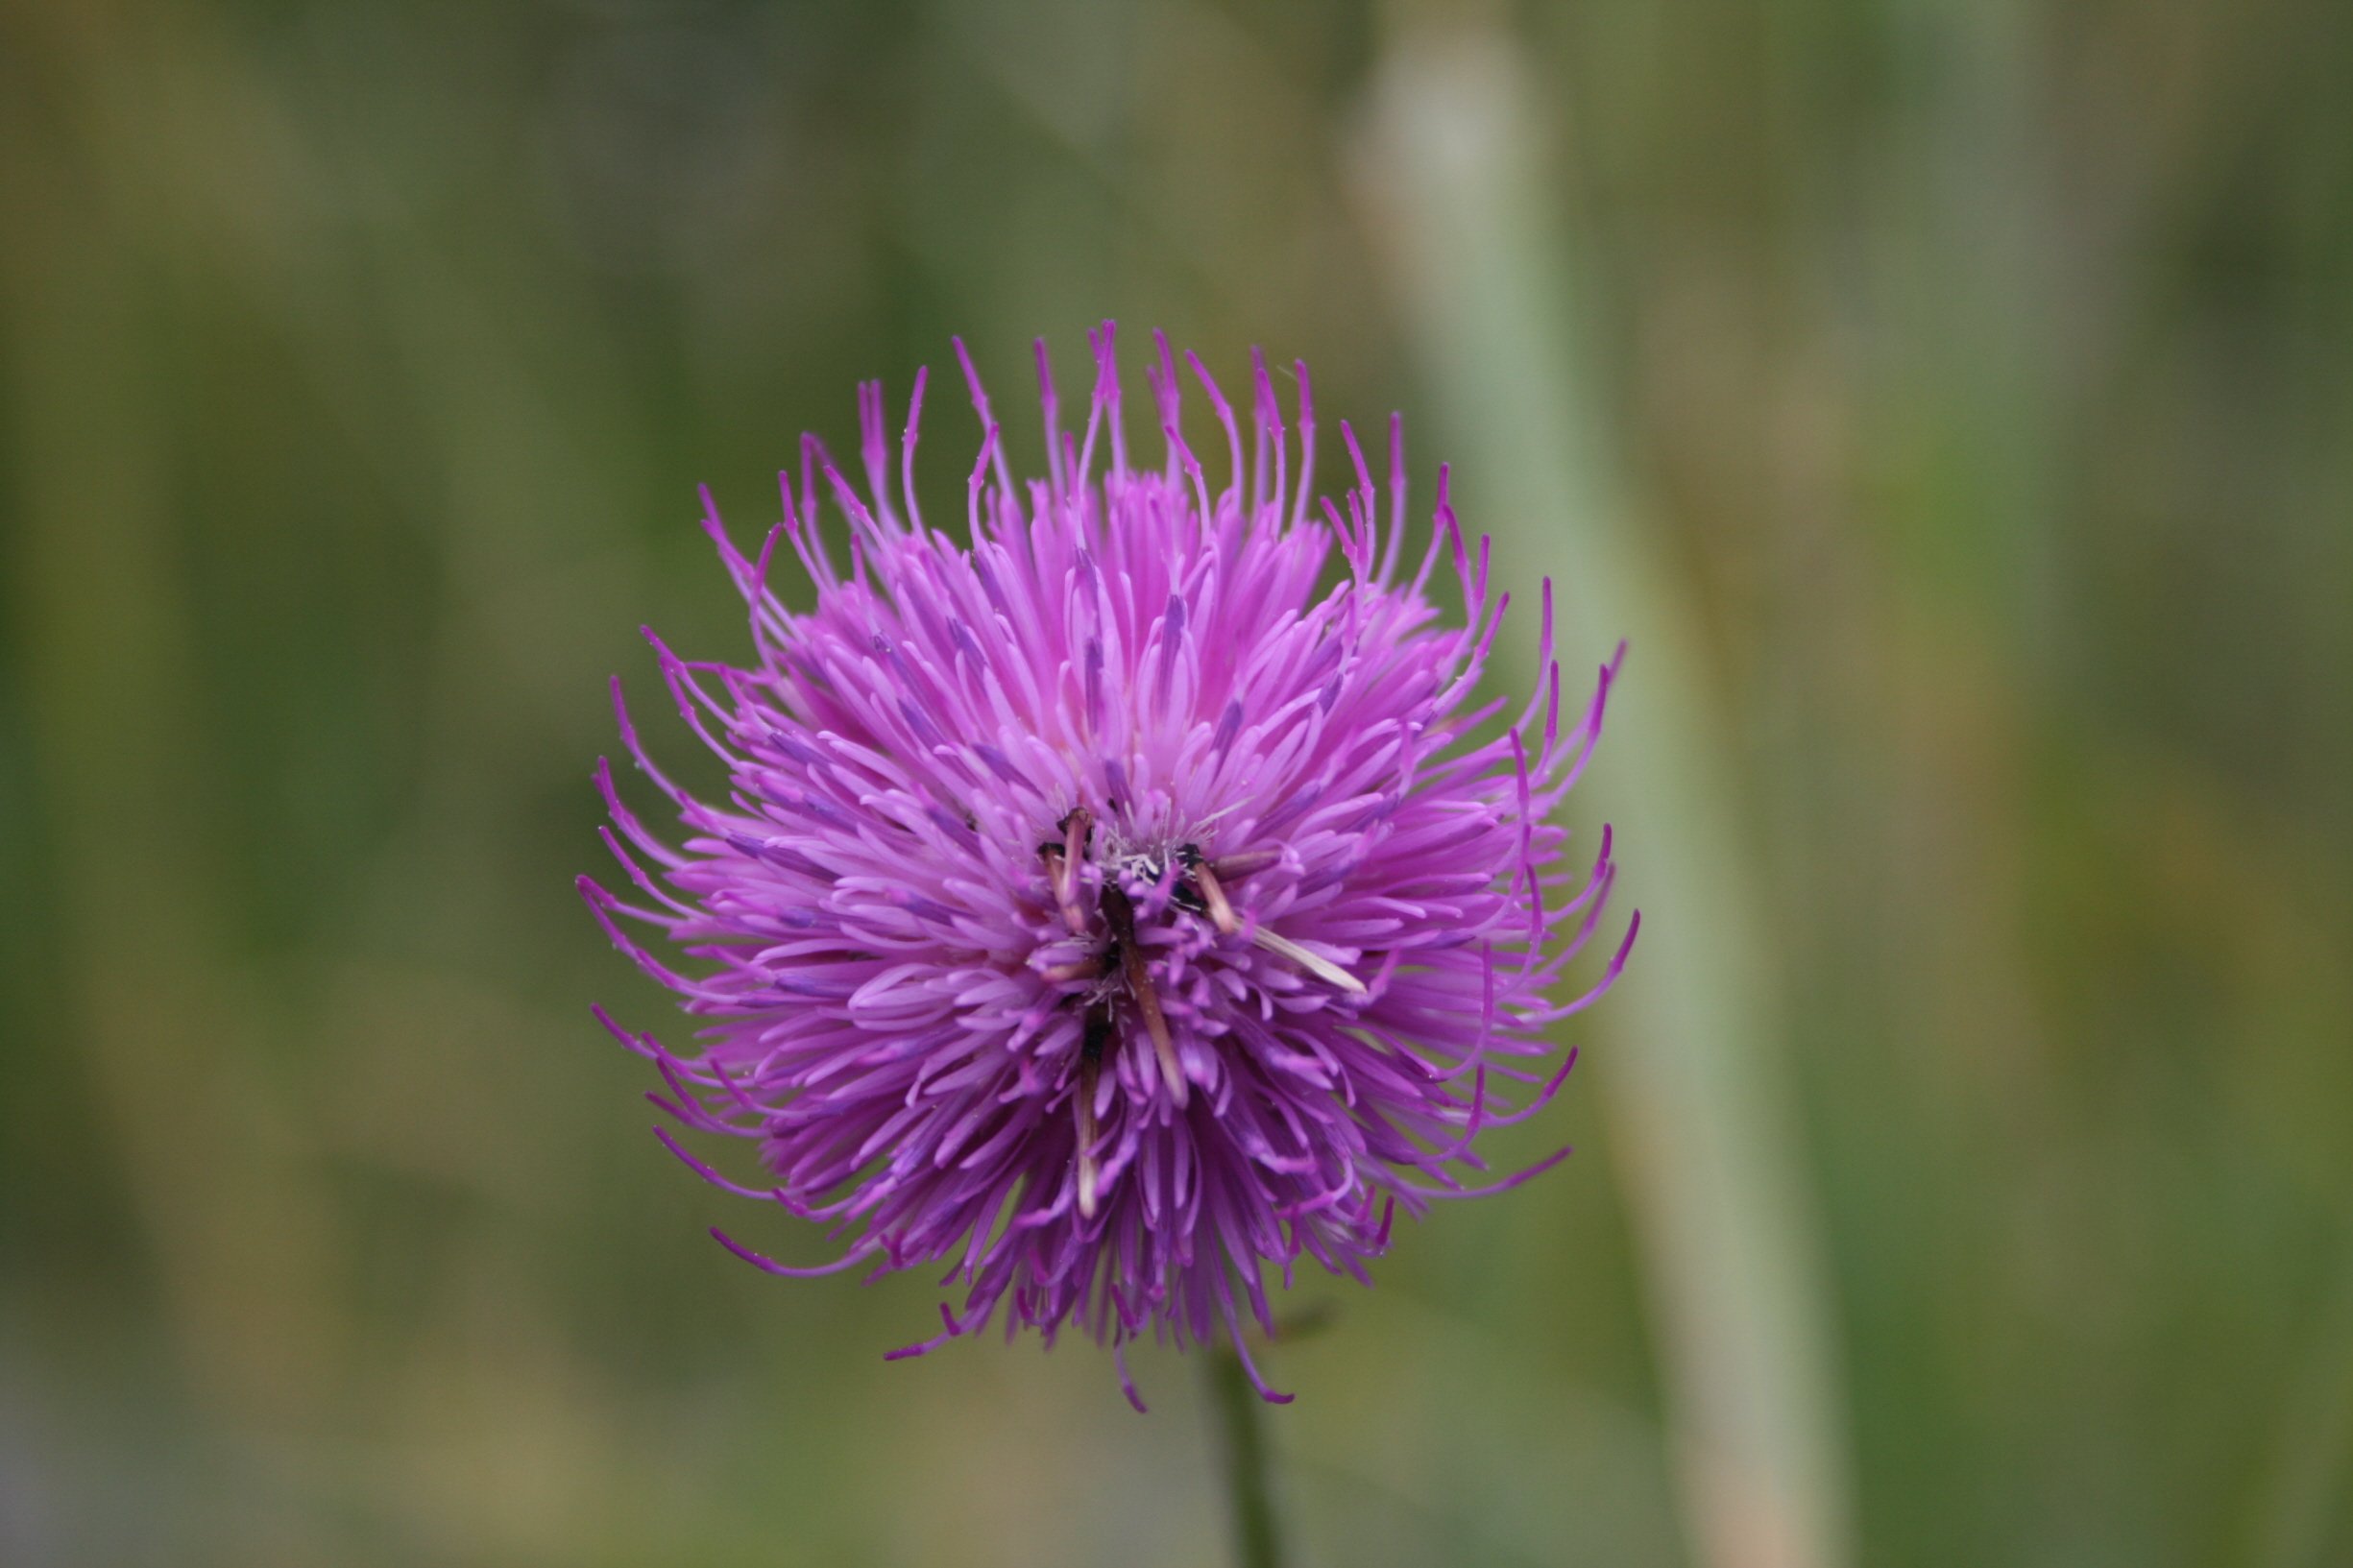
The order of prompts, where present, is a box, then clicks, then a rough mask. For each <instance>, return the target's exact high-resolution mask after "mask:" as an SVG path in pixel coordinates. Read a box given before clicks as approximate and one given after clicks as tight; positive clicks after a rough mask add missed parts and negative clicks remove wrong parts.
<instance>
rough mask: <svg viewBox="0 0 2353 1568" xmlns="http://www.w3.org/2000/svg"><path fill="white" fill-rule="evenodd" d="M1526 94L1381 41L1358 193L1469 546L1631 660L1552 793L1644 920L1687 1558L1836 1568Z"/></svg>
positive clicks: (1641, 549)
mask: <svg viewBox="0 0 2353 1568" xmlns="http://www.w3.org/2000/svg"><path fill="white" fill-rule="evenodd" d="M1528 98H1529V94H1528V89H1527V85H1526V83H1525V80H1524V76H1523V73H1522V71H1521V69H1520V67H1519V66H1518V64H1517V62H1516V59H1515V57H1514V56H1513V55H1512V54H1511V53H1510V52H1509V51H1508V50H1507V49H1506V48H1505V47H1504V46H1503V45H1502V43H1501V42H1500V41H1499V40H1497V39H1493V38H1490V37H1485V36H1478V35H1463V36H1454V37H1450V38H1446V39H1443V40H1439V39H1423V38H1420V37H1417V36H1412V35H1410V34H1409V35H1405V36H1400V37H1399V38H1398V39H1397V40H1396V42H1395V47H1394V49H1393V51H1392V58H1391V60H1390V61H1389V65H1388V69H1387V72H1386V75H1385V79H1384V84H1383V85H1382V86H1381V87H1380V88H1379V91H1378V96H1377V99H1376V102H1375V105H1374V110H1373V117H1372V121H1371V126H1370V128H1369V135H1368V138H1367V140H1366V142H1365V145H1364V148H1363V152H1364V159H1363V165H1362V170H1361V172H1362V174H1363V176H1364V180H1363V183H1364V185H1365V187H1366V189H1367V192H1368V195H1369V197H1370V198H1371V205H1372V206H1373V208H1374V211H1375V221H1376V224H1377V225H1378V227H1379V228H1380V229H1381V230H1382V232H1383V236H1384V239H1385V241H1386V242H1387V244H1388V249H1389V253H1390V258H1391V260H1392V262H1393V264H1394V269H1395V277H1396V280H1397V283H1398V285H1399V291H1400V295H1401V299H1402V303H1403V307H1404V310H1405V312H1406V315H1407V317H1408V326H1409V331H1410V334H1411V336H1412V338H1413V340H1414V342H1415V343H1416V344H1417V346H1418V348H1419V352H1420V354H1421V357H1422V360H1423V363H1424V366H1425V368H1426V370H1427V373H1428V374H1430V376H1431V377H1432V379H1433V381H1434V383H1435V385H1436V389H1437V391H1438V393H1439V399H1440V409H1441V418H1442V420H1443V422H1444V425H1445V432H1444V434H1445V439H1446V442H1447V445H1448V446H1449V447H1450V448H1451V449H1452V450H1454V451H1457V452H1459V453H1460V454H1461V455H1462V459H1463V470H1464V472H1465V474H1466V475H1468V476H1470V478H1469V482H1468V483H1466V484H1465V485H1463V486H1462V487H1460V488H1458V491H1457V495H1465V494H1466V493H1470V494H1471V495H1472V496H1473V506H1472V509H1471V511H1470V514H1469V515H1470V516H1471V517H1472V519H1473V527H1474V531H1476V530H1479V529H1484V530H1487V531H1489V532H1492V534H1494V535H1495V536H1496V540H1497V543H1498V551H1497V553H1498V555H1500V556H1508V557H1509V558H1510V559H1511V560H1513V561H1515V562H1518V563H1521V564H1522V565H1523V566H1524V567H1525V568H1526V569H1527V572H1528V575H1529V576H1530V577H1531V578H1533V577H1534V575H1535V574H1536V572H1537V571H1538V570H1543V571H1545V572H1548V573H1549V574H1550V575H1551V577H1552V579H1553V584H1554V589H1555V591H1556V592H1557V593H1558V594H1559V595H1560V600H1561V608H1562V611H1563V621H1562V624H1563V626H1564V627H1565V634H1564V640H1565V646H1566V647H1567V648H1568V649H1569V650H1571V652H1572V653H1573V652H1574V651H1576V650H1578V649H1580V648H1583V649H1584V650H1585V651H1587V652H1589V653H1592V654H1593V655H1595V656H1596V657H1598V656H1600V655H1602V654H1605V653H1606V652H1607V651H1608V648H1609V646H1610V644H1611V643H1612V642H1613V640H1614V639H1616V638H1617V637H1619V636H1623V637H1625V638H1626V639H1628V641H1629V642H1630V643H1631V645H1632V653H1631V657H1630V660H1629V663H1628V665H1627V673H1626V676H1625V679H1624V683H1623V686H1622V688H1621V696H1620V697H1619V699H1618V700H1617V701H1616V702H1615V703H1613V707H1612V709H1611V712H1610V721H1609V722H1610V732H1611V734H1610V739H1611V744H1610V747H1609V759H1608V765H1607V766H1604V767H1600V768H1597V769H1596V770H1595V772H1594V774H1593V776H1592V777H1591V778H1589V781H1588V782H1587V783H1586V784H1583V785H1582V786H1581V787H1580V796H1579V798H1580V802H1581V804H1582V805H1583V806H1584V807H1585V808H1586V809H1588V810H1593V809H1596V807H1595V806H1594V799H1595V796H1596V795H1597V796H1598V797H1599V800H1600V805H1599V807H1598V809H1599V810H1601V811H1602V812H1604V813H1605V814H1607V815H1608V816H1610V817H1611V818H1613V820H1614V821H1615V823H1616V826H1617V828H1618V830H1619V832H1621V833H1622V834H1623V835H1624V836H1623V839H1622V842H1623V843H1624V844H1625V846H1626V864H1627V868H1628V869H1627V872H1626V877H1627V880H1628V881H1629V883H1630V884H1631V885H1630V886H1629V887H1628V888H1627V889H1625V890H1624V891H1623V892H1622V893H1621V895H1620V896H1621V897H1622V898H1624V899H1625V900H1626V902H1627V903H1629V904H1630V905H1637V906H1639V907H1640V908H1641V909H1642V910H1643V913H1644V928H1643V936H1642V944H1641V951H1640V953H1638V954H1637V961H1636V963H1635V966H1634V967H1633V969H1632V970H1630V971H1629V973H1628V977H1627V979H1626V982H1625V983H1624V984H1623V985H1622V986H1621V987H1620V988H1619V990H1618V991H1617V992H1616V993H1615V994H1613V997H1612V999H1611V1005H1610V1007H1609V1009H1608V1010H1607V1011H1608V1017H1607V1018H1606V1020H1605V1021H1604V1024H1603V1025H1602V1026H1603V1027H1604V1029H1606V1030H1607V1031H1608V1032H1609V1033H1610V1034H1611V1035H1612V1037H1613V1046H1612V1049H1606V1050H1603V1051H1599V1052H1597V1053H1596V1058H1597V1059H1596V1066H1597V1067H1599V1069H1600V1075H1601V1082H1602V1085H1603V1090H1604V1093H1605V1095H1606V1098H1607V1102H1608V1112H1609V1114H1610V1116H1611V1117H1612V1118H1613V1121H1614V1122H1616V1124H1617V1125H1616V1134H1617V1137H1616V1146H1617V1147H1618V1148H1619V1149H1620V1150H1621V1151H1622V1152H1623V1153H1624V1155H1625V1157H1626V1159H1627V1160H1628V1162H1629V1163H1630V1165H1631V1167H1632V1169H1630V1170H1628V1171H1627V1172H1626V1175H1625V1179H1624V1182H1623V1187H1624V1190H1625V1192H1626V1194H1627V1197H1628V1201H1629V1203H1630V1204H1631V1205H1632V1212H1633V1217H1634V1221H1635V1224H1636V1226H1637V1232H1638V1240H1639V1243H1640V1245H1641V1247H1642V1250H1643V1253H1644V1255H1645V1260H1646V1266H1647V1270H1648V1282H1647V1290H1648V1292H1649V1295H1650V1299H1651V1307H1652V1311H1653V1313H1654V1314H1655V1315H1656V1319H1657V1324H1658V1339H1659V1346H1660V1355H1661V1361H1662V1369H1663V1375H1664V1378H1665V1381H1666V1384H1667V1397H1668V1406H1669V1419H1670V1423H1671V1427H1672V1435H1671V1441H1672V1443H1673V1445H1674V1448H1675V1451H1676V1452H1675V1462H1676V1465H1677V1468H1678V1472H1679V1476H1680V1484H1681V1487H1682V1491H1683V1496H1684V1508H1685V1513H1686V1530H1687V1532H1688V1533H1689V1535H1690V1536H1691V1547H1692V1550H1693V1552H1694V1555H1695V1556H1696V1557H1697V1558H1698V1559H1699V1560H1700V1561H1703V1562H1705V1563H1708V1564H1710V1565H1712V1568H1829V1565H1834V1564H1837V1563H1840V1562H1843V1561H1844V1560H1845V1559H1846V1556H1847V1532H1848V1528H1849V1526H1848V1506H1847V1484H1846V1465H1845V1456H1844V1449H1843V1439H1842V1436H1841V1433H1840V1426H1841V1421H1840V1412H1839V1405H1840V1400H1839V1395H1838V1391H1837V1387H1836V1381H1835V1377H1834V1374H1833V1371H1832V1366H1831V1360H1832V1358H1831V1351H1830V1344H1831V1328H1830V1324H1829V1321H1828V1303H1827V1300H1826V1296H1827V1287H1826V1284H1825V1281H1824V1278H1823V1267H1822V1264H1821V1261H1820V1248H1819V1243H1818V1242H1817V1240H1816V1236H1815V1220H1814V1216H1813V1211H1812V1206H1811V1199H1810V1197H1809V1195H1808V1193H1807V1184H1806V1182H1805V1181H1804V1180H1803V1179H1802V1177H1801V1172H1800V1171H1799V1170H1798V1162H1797V1157H1796V1147H1797V1138H1796V1134H1795V1130H1794V1128H1793V1126H1792V1123H1791V1118H1790V1114H1789V1110H1788V1107H1787V1104H1786V1101H1787V1098H1788V1088H1787V1085H1786V1083H1785V1081H1784V1073H1785V1071H1786V1070H1785V1064H1784V1062H1783V1057H1782V1055H1781V1049H1780V1048H1781V1041H1780V1037H1779V1032H1778V1028H1777V1024H1776V1006H1775V1001H1774V999H1773V997H1772V996H1771V995H1770V987H1769V985H1768V983H1767V976H1768V974H1769V972H1770V968H1771V966H1770V964H1769V962H1768V961H1767V959H1766V957H1765V955H1764V953H1763V949H1764V939H1763V937H1762V935H1761V931H1760V910H1759V905H1758V902H1757V896H1756V893H1755V891H1754V889H1753V887H1752V886H1751V880H1750V879H1751V872H1750V867H1749V860H1748V856H1746V855H1744V854H1743V852H1742V847H1741V845H1740V843H1739V841H1738V836H1737V833H1736V832H1735V830H1734V812H1733V808H1732V804H1731V801H1730V800H1729V799H1728V798H1727V787H1726V784H1725V781H1726V779H1727V777H1728V775H1729V772H1730V763H1729V761H1728V759H1727V757H1726V755H1725V752H1724V748H1723V747H1721V746H1720V745H1719V744H1717V743H1716V741H1715V739H1714V738H1713V732H1714V731H1715V730H1716V728H1717V727H1718V724H1719V721H1718V720H1717V718H1716V717H1715V716H1714V714H1713V712H1711V699H1710V693H1709V692H1708V690H1707V689H1706V685H1705V681H1704V678H1703V676H1702V673H1701V670H1700V668H1699V660H1698V656H1697V648H1696V637H1695V634H1694V632H1693V630H1692V628H1691V627H1690V626H1689V625H1688V624H1687V621H1686V615H1685V613H1684V612H1683V610H1682V609H1681V608H1680V607H1679V606H1678V604H1677V602H1676V599H1675V597H1674V595H1673V594H1671V593H1670V592H1669V591H1666V589H1665V587H1664V586H1663V582H1662V578H1663V575H1664V574H1663V571H1662V567H1660V565H1659V564H1658V563H1657V562H1656V561H1654V560H1653V559H1652V558H1651V557H1650V555H1649V553H1648V551H1647V549H1646V543H1647V542H1646V540H1645V537H1644V536H1643V534H1642V533H1641V532H1640V530H1639V529H1638V528H1637V525H1636V521H1635V519H1634V518H1633V516H1632V515H1631V512H1630V509H1629V507H1628V506H1627V504H1626V502H1625V500H1624V498H1623V497H1622V496H1621V495H1620V494H1619V493H1618V491H1617V488H1616V486H1615V485H1614V484H1613V482H1612V480H1611V478H1610V475H1609V472H1608V470H1609V465H1608V463H1607V461H1606V459H1605V458H1604V456H1603V455H1602V452H1603V441H1602V439H1601V437H1600V434H1599V432H1598V431H1597V430H1596V429H1595V422H1594V419H1593V415H1592V408H1591V402H1590V400H1589V398H1586V397H1584V396H1583V395H1582V394H1581V391H1580V389H1579V387H1578V385H1577V379H1576V378H1577V374H1578V367H1579V360H1578V356H1577V352H1576V344H1575V334H1574V331H1573V329H1572V326H1571V323H1570V317H1571V316H1572V315H1573V313H1574V309H1575V301H1576V286H1577V283H1576V279H1577V273H1576V268H1575V266H1574V264H1573V262H1572V258H1571V254H1570V252H1569V249H1568V247H1566V246H1565V244H1564V243H1563V241H1562V240H1561V238H1560V227H1559V214H1558V212H1557V209H1556V205H1555V203H1554V201H1553V193H1552V190H1551V188H1550V187H1549V186H1548V184H1547V182H1546V181H1544V180H1543V179H1541V178H1540V172H1539V167H1538V160H1537V159H1536V157H1535V156H1534V155H1533V153H1532V151H1531V148H1532V136H1531V130H1532V126H1531V109H1530V106H1529V102H1528ZM1472 484H1475V486H1476V490H1475V492H1472V491H1471V486H1472ZM1511 646H1512V647H1513V648H1514V649H1516V650H1517V652H1518V655H1519V656H1520V657H1523V658H1524V657H1525V656H1526V648H1527V647H1528V646H1529V645H1528V644H1526V643H1524V642H1523V643H1515V644H1511ZM1565 663H1568V661H1567V660H1565ZM1531 673H1532V672H1530V671H1527V670H1522V671H1520V672H1519V680H1520V683H1521V684H1522V685H1524V684H1526V682H1527V681H1528V680H1529V679H1530V677H1531ZM1574 678H1575V677H1574V676H1573V675H1572V677H1571V679H1574Z"/></svg>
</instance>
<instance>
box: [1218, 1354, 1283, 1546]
mask: <svg viewBox="0 0 2353 1568" xmlns="http://www.w3.org/2000/svg"><path fill="white" fill-rule="evenodd" d="M1201 1362H1202V1364H1203V1366H1204V1367H1205V1368H1206V1370H1207V1383H1208V1387H1209V1414H1210V1419H1211V1420H1212V1421H1213V1422H1214V1423H1215V1424H1216V1427H1217V1437H1218V1448H1219V1458H1220V1459H1222V1460H1224V1463H1225V1495H1226V1503H1227V1508H1228V1509H1229V1511H1230V1512H1231V1514H1232V1517H1233V1530H1234V1562H1235V1564H1236V1568H1281V1564H1282V1560H1283V1543H1282V1532H1281V1530H1280V1529H1279V1528H1278V1527H1277V1525H1276V1523H1275V1518H1274V1488H1273V1486H1272V1485H1271V1484H1269V1480H1268V1469H1269V1457H1268V1454H1267V1436H1266V1429H1265V1427H1263V1426H1262V1425H1261V1424H1260V1422H1261V1420H1262V1409H1261V1408H1262V1406H1263V1405H1264V1401H1262V1400H1261V1399H1260V1398H1259V1397H1258V1393H1257V1390H1256V1389H1254V1388H1252V1387H1250V1382H1249V1378H1248V1377H1247V1376H1245V1375H1244V1373H1243V1370H1242V1360H1241V1358H1240V1357H1238V1356H1236V1355H1234V1354H1233V1353H1232V1352H1231V1351H1213V1352H1211V1353H1209V1354H1208V1355H1205V1356H1203V1357H1202V1358H1201Z"/></svg>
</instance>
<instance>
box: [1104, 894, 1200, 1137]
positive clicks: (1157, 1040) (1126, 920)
mask: <svg viewBox="0 0 2353 1568" xmlns="http://www.w3.org/2000/svg"><path fill="white" fill-rule="evenodd" d="M1103 917H1104V920H1105V921H1107V922H1109V923H1110V926H1111V939H1112V941H1113V942H1114V943H1115V944H1116V945H1117V947H1118V950H1119V961H1120V968H1121V972H1122V974H1123V975H1124V976H1125V977H1126V978H1127V981H1128V995H1130V996H1132V997H1133V998H1134V999H1135V1009H1136V1011H1137V1012H1139V1013H1141V1014H1143V1015H1144V1032H1145V1033H1146V1034H1148V1035H1150V1036H1152V1054H1153V1055H1154V1056H1156V1057H1158V1058H1159V1061H1160V1080H1161V1081H1162V1082H1163V1083H1165V1084H1167V1085H1168V1092H1169V1098H1172V1099H1174V1100H1175V1101H1176V1108H1177V1109H1178V1110H1180V1111H1181V1110H1183V1109H1184V1107H1185V1101H1186V1099H1187V1098H1190V1097H1189V1095H1188V1093H1187V1090H1186V1086H1185V1074H1184V1068H1183V1066H1182V1064H1180V1063H1179V1062H1178V1061H1177V1060H1176V1041H1175V1040H1174V1039H1173V1038H1171V1036H1170V1034H1169V1027H1168V1017H1167V1015H1166V1014H1164V1013H1162V1012H1161V1011H1160V993H1159V992H1158V991H1157V990H1155V989H1154V988H1153V986H1152V966H1151V965H1150V964H1149V963H1147V962H1146V961H1145V958H1144V950H1143V948H1142V947H1141V946H1140V945H1139V944H1138V943H1137V942H1136V939H1135V905H1133V904H1131V903H1130V902H1128V894H1127V892H1126V890H1125V889H1123V888H1122V887H1121V886H1120V885H1119V884H1118V883H1117V882H1105V883H1104V889H1103Z"/></svg>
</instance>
